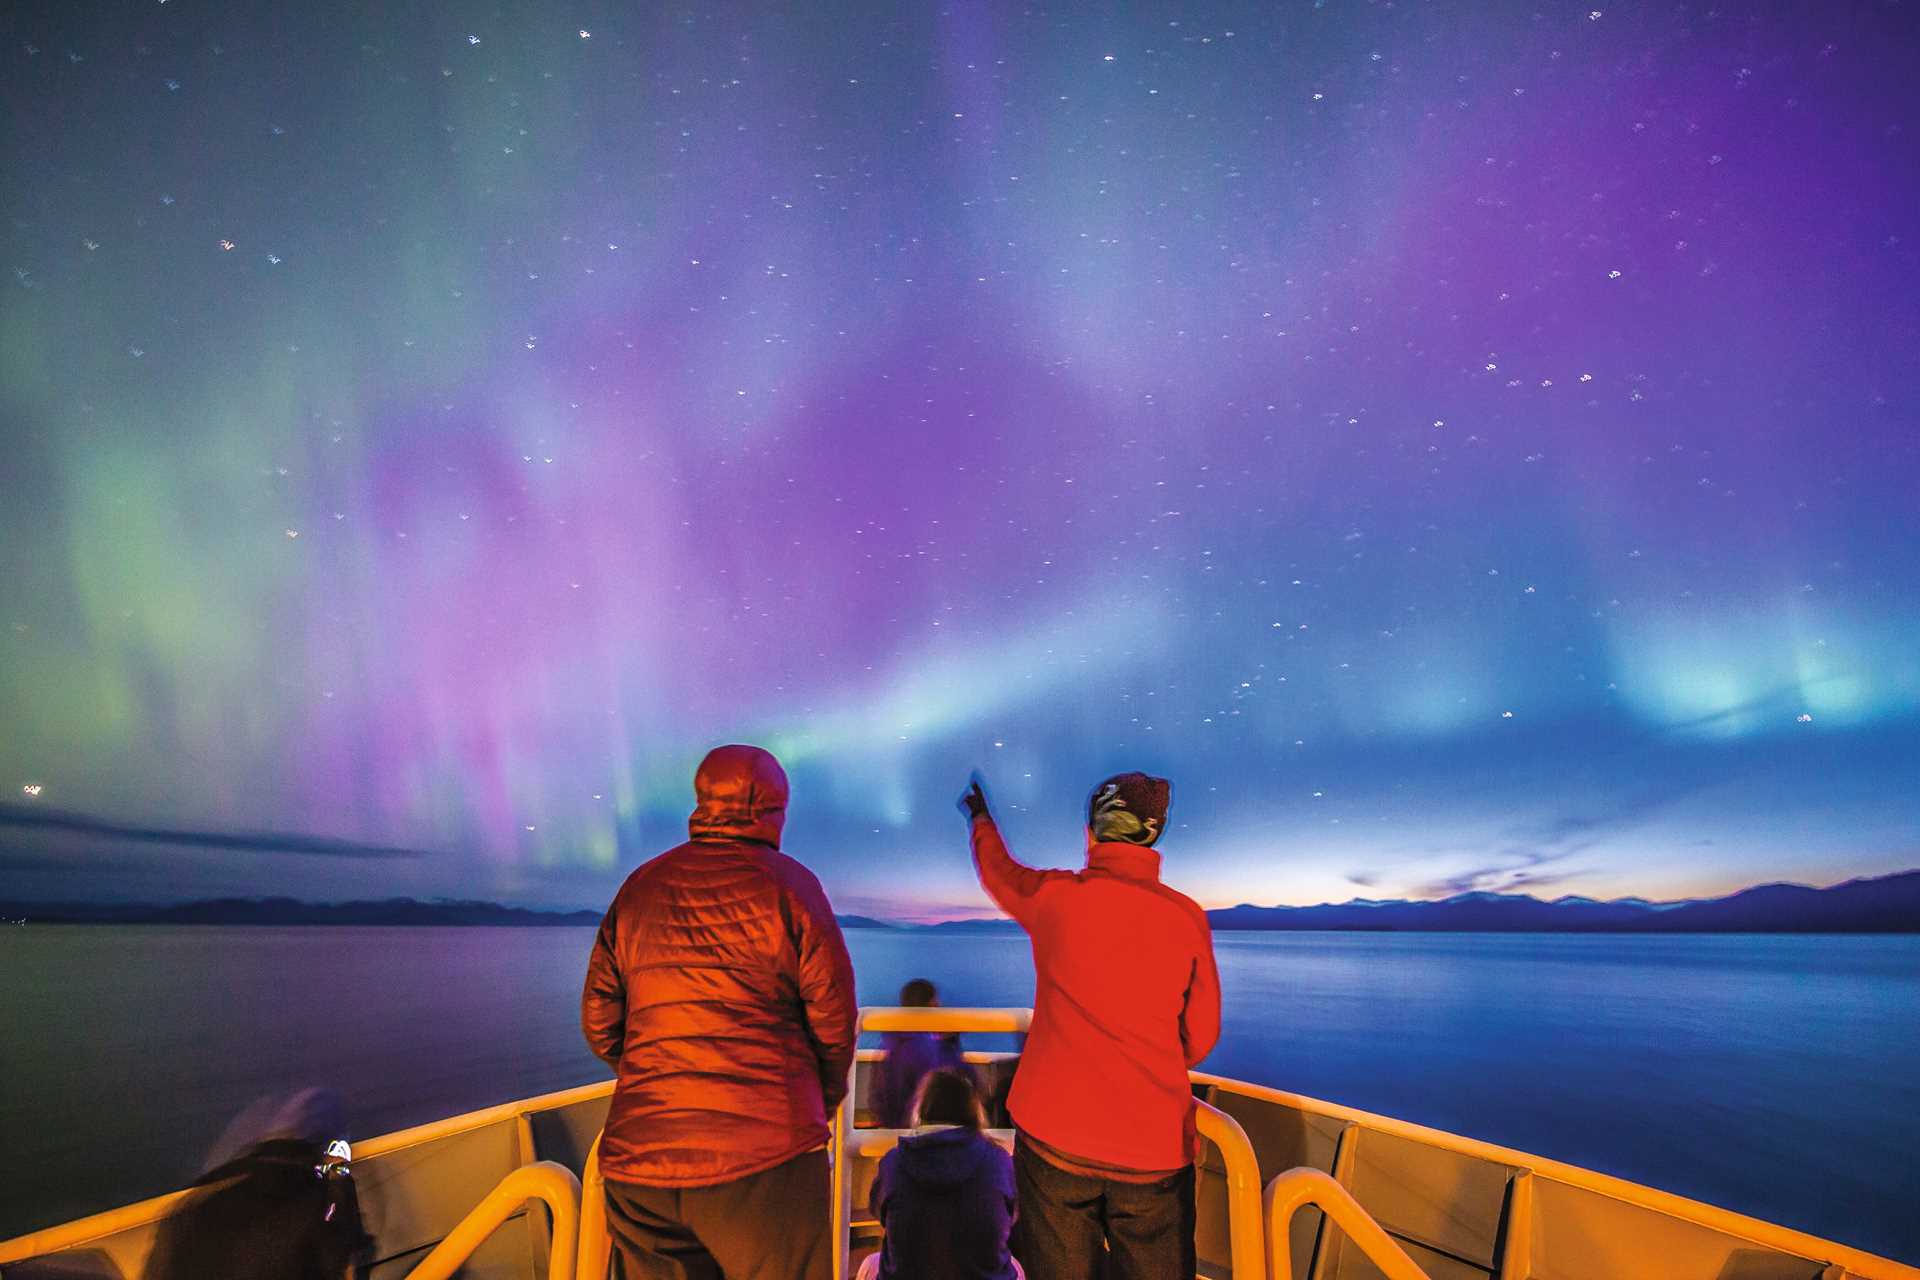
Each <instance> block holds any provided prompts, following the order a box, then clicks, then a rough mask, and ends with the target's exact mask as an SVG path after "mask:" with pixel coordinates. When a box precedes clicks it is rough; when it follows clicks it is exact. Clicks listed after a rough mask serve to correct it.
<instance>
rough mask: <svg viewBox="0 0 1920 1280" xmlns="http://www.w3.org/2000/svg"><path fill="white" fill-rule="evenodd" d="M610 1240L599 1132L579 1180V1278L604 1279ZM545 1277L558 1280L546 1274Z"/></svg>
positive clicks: (610, 1246) (610, 1247) (605, 1182)
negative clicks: (583, 1175)
mask: <svg viewBox="0 0 1920 1280" xmlns="http://www.w3.org/2000/svg"><path fill="white" fill-rule="evenodd" d="M612 1254H613V1240H612V1239H611V1238H610V1237H609V1236H608V1235H607V1181H606V1179H605V1178H602V1177H601V1176H600V1135H599V1134H597V1133H596V1134H595V1135H594V1136H593V1146H592V1147H590V1148H588V1150H587V1169H586V1176H585V1177H584V1178H582V1179H581V1180H580V1248H579V1249H578V1250H577V1251H576V1253H575V1255H574V1256H575V1257H576V1258H577V1259H578V1261H577V1262H576V1263H575V1267H576V1271H575V1273H574V1274H575V1275H576V1276H577V1277H578V1280H606V1277H607V1263H608V1262H609V1261H610V1259H611V1256H612ZM548 1280H561V1277H560V1276H557V1275H554V1274H552V1273H551V1272H549V1273H548Z"/></svg>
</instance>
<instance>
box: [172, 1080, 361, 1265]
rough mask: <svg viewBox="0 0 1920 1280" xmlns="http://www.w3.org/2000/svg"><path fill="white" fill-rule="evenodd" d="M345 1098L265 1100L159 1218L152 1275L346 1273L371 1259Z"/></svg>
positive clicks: (318, 1092) (238, 1122)
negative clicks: (354, 1174)
mask: <svg viewBox="0 0 1920 1280" xmlns="http://www.w3.org/2000/svg"><path fill="white" fill-rule="evenodd" d="M345 1132H346V1126H345V1124H344V1122H343V1119H342V1113H341V1108H340V1104H339V1099H338V1098H337V1097H336V1096H335V1095H333V1094H332V1093H331V1092H329V1091H327V1090H322V1089H307V1090H303V1091H302V1092H300V1093H297V1094H295V1095H293V1096H292V1097H290V1098H286V1099H277V1098H275V1099H264V1098H263V1099H261V1100H260V1101H259V1102H256V1103H255V1104H253V1105H252V1106H250V1107H248V1108H247V1109H246V1110H245V1111H243V1112H242V1113H241V1114H240V1115H239V1117H237V1118H236V1119H235V1120H234V1121H233V1123H232V1124H230V1125H228V1127H227V1132H226V1133H225V1135H223V1136H222V1138H221V1140H220V1142H218V1143H217V1144H215V1147H214V1154H213V1157H212V1159H211V1161H210V1164H211V1165H212V1167H211V1168H210V1169H208V1171H207V1172H206V1173H204V1174H202V1175H201V1176H200V1178H199V1179H198V1180H197V1181H196V1182H195V1183H194V1184H193V1189H192V1190H191V1191H190V1192H189V1193H188V1195H187V1198H186V1199H185V1200H184V1201H183V1202H182V1203H181V1204H180V1206H179V1207H178V1208H177V1209H175V1210H174V1211H173V1212H172V1213H170V1214H168V1215H167V1217H166V1218H165V1219H164V1220H163V1221H162V1222H161V1223H160V1226H159V1229H158V1231H157V1232H156V1234H155V1237H154V1245H153V1253H152V1254H151V1255H150V1256H149V1258H148V1261H147V1265H146V1269H145V1271H144V1272H143V1273H142V1274H143V1275H144V1276H145V1277H146V1280H343V1277H345V1276H346V1275H347V1273H348V1271H349V1270H350V1269H357V1268H358V1267H360V1266H361V1265H363V1264H364V1263H365V1262H366V1261H367V1253H368V1245H369V1244H370V1243H371V1242H370V1241H369V1239H368V1237H367V1233H366V1231H365V1229H364V1227H363V1226H362V1224H361V1220H360V1201H359V1197H358V1195H357V1193H356V1192H355V1189H354V1185H353V1177H352V1166H351V1163H350V1152H349V1149H348V1147H347V1145H346V1137H345Z"/></svg>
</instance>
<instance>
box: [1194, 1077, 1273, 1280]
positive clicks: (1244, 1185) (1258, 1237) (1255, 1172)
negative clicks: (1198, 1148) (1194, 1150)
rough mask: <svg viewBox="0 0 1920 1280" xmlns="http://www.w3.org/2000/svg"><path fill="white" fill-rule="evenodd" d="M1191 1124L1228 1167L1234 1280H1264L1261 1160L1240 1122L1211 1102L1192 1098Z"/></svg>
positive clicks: (1229, 1238) (1229, 1242)
mask: <svg viewBox="0 0 1920 1280" xmlns="http://www.w3.org/2000/svg"><path fill="white" fill-rule="evenodd" d="M1193 1105H1194V1127H1195V1128H1197V1129H1198V1130H1199V1131H1200V1134H1201V1136H1202V1137H1204V1138H1206V1139H1207V1140H1208V1141H1210V1142H1212V1143H1213V1145H1214V1146H1216V1147H1218V1148H1220V1156H1221V1159H1222V1160H1223V1161H1224V1162H1225V1164H1226V1166H1227V1174H1226V1176H1227V1248H1228V1261H1229V1262H1230V1263H1231V1265H1232V1267H1233V1280H1266V1273H1267V1272H1266V1256H1265V1255H1266V1251H1265V1249H1264V1247H1263V1245H1264V1244H1265V1241H1264V1240H1263V1239H1262V1231H1261V1222H1262V1219H1261V1214H1260V1162H1259V1160H1258V1159H1257V1158H1256V1157H1255V1156H1254V1154H1253V1143H1251V1142H1249V1141H1248V1140H1247V1131H1246V1130H1245V1129H1242V1128H1241V1127H1240V1122H1239V1121H1238V1120H1235V1119H1234V1118H1233V1117H1232V1116H1230V1115H1228V1114H1227V1113H1226V1112H1224V1111H1222V1110H1221V1109H1220V1108H1218V1107H1216V1106H1214V1105H1213V1104H1212V1103H1211V1102H1203V1101H1201V1100H1200V1099H1198V1098H1195V1099H1194V1102H1193Z"/></svg>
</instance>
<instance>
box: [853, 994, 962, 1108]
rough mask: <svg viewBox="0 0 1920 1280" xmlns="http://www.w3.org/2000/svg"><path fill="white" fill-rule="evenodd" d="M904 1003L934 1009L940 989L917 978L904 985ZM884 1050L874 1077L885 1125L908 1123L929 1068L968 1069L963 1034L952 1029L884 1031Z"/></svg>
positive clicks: (877, 1104) (876, 1102) (876, 1099)
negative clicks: (921, 1083)
mask: <svg viewBox="0 0 1920 1280" xmlns="http://www.w3.org/2000/svg"><path fill="white" fill-rule="evenodd" d="M900 1003H901V1005H902V1006H904V1007H906V1008H909V1009H931V1008H934V1007H935V1006H937V1005H938V1004H939V1003H940V992H939V991H938V990H937V989H936V988H935V987H934V985H933V984H932V983H931V982H928V981H927V980H926V979H925V978H915V979H913V980H912V981H911V982H909V983H907V984H906V985H905V986H903V987H901V988H900ZM880 1052H881V1054H882V1055H883V1056H882V1057H881V1060H880V1064H879V1070H878V1071H876V1072H875V1073H874V1077H873V1110H874V1114H875V1115H876V1116H877V1117H878V1118H879V1121H880V1127H881V1128H882V1129H904V1128H906V1127H907V1117H908V1113H910V1112H911V1111H912V1110H913V1095H914V1094H915V1093H916V1092H918V1090H919V1088H920V1081H921V1080H923V1079H925V1078H926V1075H927V1073H928V1072H929V1071H938V1070H941V1069H946V1070H950V1071H968V1068H967V1059H966V1056H965V1054H963V1053H962V1052H961V1050H960V1037H959V1036H957V1035H954V1034H953V1033H951V1032H944V1033H942V1032H934V1031H883V1032H881V1033H880ZM968 1074H971V1072H970V1071H969V1072H968Z"/></svg>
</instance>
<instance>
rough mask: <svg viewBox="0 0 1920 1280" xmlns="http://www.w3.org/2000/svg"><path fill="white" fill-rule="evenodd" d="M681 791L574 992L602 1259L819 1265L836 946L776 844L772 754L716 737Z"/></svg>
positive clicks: (767, 1268)
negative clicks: (600, 1204) (683, 815)
mask: <svg viewBox="0 0 1920 1280" xmlns="http://www.w3.org/2000/svg"><path fill="white" fill-rule="evenodd" d="M693 789H694V795H695V797H696V799H697V800H698V802H699V803H698V806H697V807H696V808H695V809H694V811H693V816H692V818H691V819H689V820H688V823H687V829H688V832H689V834H690V835H691V836H692V839H690V840H688V841H687V843H685V844H683V845H680V846H678V847H676V848H673V849H669V850H667V852H665V853H663V854H661V855H659V856H658V857H656V858H653V859H652V860H650V861H648V862H644V863H642V864H641V865H640V866H639V868H637V869H636V870H635V871H634V873H633V874H632V875H630V876H628V877H627V882H626V883H625V884H624V885H622V886H621V888H620V892H619V893H618V894H617V895H616V896H615V897H614V900H613V905H612V907H610V908H609V909H608V911H607V915H606V918H605V919H604V920H603V921H602V922H601V924H600V932H599V935H598V936H597V937H596V938H595V939H594V944H593V957H592V959H591V960H590V961H589V962H588V965H587V982H586V990H585V991H584V992H583V993H582V996H581V1000H580V1024H581V1028H582V1029H583V1030H584V1031H585V1032H586V1037H587V1045H588V1047H589V1048H591V1049H592V1050H593V1052H594V1053H595V1054H597V1055H598V1056H599V1057H600V1058H601V1059H602V1060H604V1061H605V1062H606V1063H607V1064H608V1065H609V1066H611V1067H613V1069H614V1072H615V1074H616V1076H617V1080H616V1082H615V1085H614V1091H613V1103H612V1106H611V1108H610V1109H609V1110H608V1112H607V1121H606V1127H605V1128H604V1129H603V1130H602V1132H601V1135H600V1169H601V1172H602V1173H603V1175H604V1176H605V1178H606V1184H607V1230H608V1233H609V1234H610V1235H611V1236H612V1238H613V1252H614V1270H613V1274H614V1276H615V1277H618V1278H619V1280H634V1278H635V1277H662V1278H665V1277H673V1278H674V1280H707V1278H710V1280H718V1278H719V1277H721V1276H726V1277H732V1278H735V1280H747V1278H750V1280H788V1278H789V1277H790V1278H792V1280H826V1277H828V1276H829V1275H831V1274H832V1270H833V1256H834V1250H833V1247H832V1241H831V1240H830V1239H829V1238H828V1237H829V1230H828V1208H829V1203H828V1202H829V1193H828V1165H827V1150H826V1142H827V1116H828V1115H829V1114H830V1113H831V1111H832V1110H833V1108H835V1107H837V1106H838V1105H839V1104H840V1100H841V1098H842V1097H844V1096H845V1095H846V1091H847V1072H848V1069H849V1068H850V1067H851V1066H852V1064H853V1049H854V1040H855V1034H854V1027H855V1024H856V1022H857V1019H858V1016H859V1007H858V1005H857V1004H856V1002H855V998H854V987H853V963H852V961H851V960H849V959H848V957H847V944H846V940H845V939H844V938H842V937H841V936H840V926H839V924H838V923H836V922H835V920H834V918H833V909H832V907H831V906H829V905H828V902H827V895H826V893H825V892H824V891H822V889H821V888H820V882H819V881H818V880H816V879H815V878H814V876H813V873H812V872H810V871H808V870H807V869H806V868H805V867H803V866H801V865H800V864H799V863H798V862H796V861H794V860H793V859H792V858H789V857H788V856H786V855H785V854H783V853H781V852H780V828H781V826H782V824H783V823H784V822H785V820H786V810H787V775H786V774H785V773H784V772H783V771H782V770H781V768H780V763H779V761H777V760H775V759H774V758H773V757H772V756H771V755H769V754H768V753H767V752H765V751H762V750H761V749H760V748H759V747H746V746H727V747H716V748H714V750H712V751H710V752H708V753H707V758H706V759H705V760H702V761H701V762H700V769H699V772H698V773H696V774H695V775H694V779H693Z"/></svg>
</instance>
